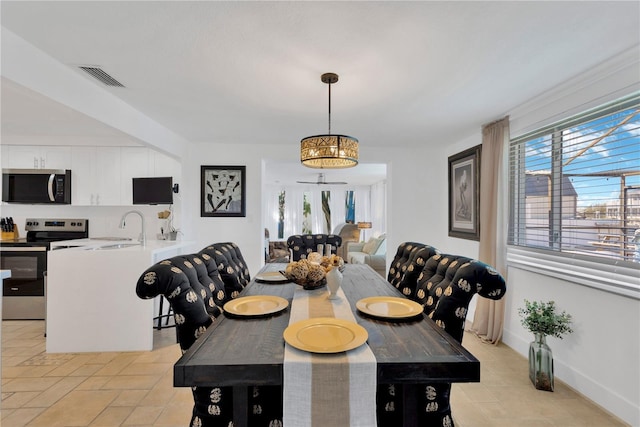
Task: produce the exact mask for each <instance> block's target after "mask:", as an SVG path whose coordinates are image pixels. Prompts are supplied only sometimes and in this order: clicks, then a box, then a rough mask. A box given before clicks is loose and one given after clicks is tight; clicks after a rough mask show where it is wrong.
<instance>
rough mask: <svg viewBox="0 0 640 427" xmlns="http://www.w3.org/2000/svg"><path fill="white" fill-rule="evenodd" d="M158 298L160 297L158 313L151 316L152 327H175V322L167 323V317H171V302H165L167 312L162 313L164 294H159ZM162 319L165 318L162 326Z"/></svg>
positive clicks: (158, 328) (159, 328)
mask: <svg viewBox="0 0 640 427" xmlns="http://www.w3.org/2000/svg"><path fill="white" fill-rule="evenodd" d="M159 298H160V303H159V305H158V315H157V316H156V317H154V318H153V325H154V326H153V327H154V329H157V330H158V331H159V330H161V329H162V328H175V327H176V324H175V322H174V323H172V324H171V325H170V324H169V319H171V318H173V309H172V308H171V304H167V306H168V309H167V312H166V313H164V312H163V305H164V300H165V297H164V295H159ZM167 302H168V301H167ZM162 319H165V322H164V326H162Z"/></svg>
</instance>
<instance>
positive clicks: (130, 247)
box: [51, 238, 193, 253]
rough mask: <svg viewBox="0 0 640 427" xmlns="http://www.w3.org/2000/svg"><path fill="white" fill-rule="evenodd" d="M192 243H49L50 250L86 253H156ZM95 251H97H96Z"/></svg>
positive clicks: (165, 241)
mask: <svg viewBox="0 0 640 427" xmlns="http://www.w3.org/2000/svg"><path fill="white" fill-rule="evenodd" d="M192 244H193V242H188V241H183V240H147V242H146V244H145V246H142V245H141V244H140V242H138V241H137V240H128V239H122V240H111V239H109V240H101V239H93V238H88V239H73V240H62V241H59V242H51V250H58V251H60V250H64V251H68V252H71V251H74V252H79V251H87V252H94V253H104V252H114V251H116V252H142V251H151V252H154V251H158V250H164V249H177V248H183V247H187V246H190V245H192ZM116 245H125V246H123V247H120V248H114V249H99V248H104V247H109V246H116ZM96 249H97V250H96Z"/></svg>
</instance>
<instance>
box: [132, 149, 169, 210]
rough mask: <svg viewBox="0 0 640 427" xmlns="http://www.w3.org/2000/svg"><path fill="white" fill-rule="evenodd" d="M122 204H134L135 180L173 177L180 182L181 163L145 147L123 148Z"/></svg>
mask: <svg viewBox="0 0 640 427" xmlns="http://www.w3.org/2000/svg"><path fill="white" fill-rule="evenodd" d="M121 159H122V163H121V165H122V171H121V177H122V181H121V182H122V187H121V196H122V204H124V205H131V204H133V181H132V179H133V178H144V177H154V176H171V177H173V182H174V183H176V182H178V181H179V174H180V163H178V161H177V160H175V159H173V158H171V157H169V156H167V155H165V154H162V153H159V152H157V151H154V150H150V149H148V148H143V147H122V152H121Z"/></svg>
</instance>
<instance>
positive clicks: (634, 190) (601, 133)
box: [508, 94, 640, 275]
mask: <svg viewBox="0 0 640 427" xmlns="http://www.w3.org/2000/svg"><path fill="white" fill-rule="evenodd" d="M509 173H510V177H509V197H510V200H509V207H510V216H509V234H508V243H509V245H512V246H515V247H524V248H527V249H535V250H538V252H540V253H542V254H543V257H549V256H550V255H553V254H556V255H561V256H565V257H568V258H573V259H580V260H587V261H589V260H590V261H596V262H598V263H599V264H607V263H608V264H612V265H613V264H616V265H626V266H627V267H631V268H636V269H637V267H638V265H637V264H633V263H639V262H640V242H639V240H640V215H639V214H640V95H638V94H636V95H634V96H631V97H627V98H625V99H622V100H618V101H616V102H613V103H610V104H607V105H605V106H602V107H599V108H596V109H594V110H591V111H588V112H585V113H583V114H580V115H579V116H576V117H571V118H568V119H566V120H564V121H562V122H559V123H555V124H554V125H551V126H548V127H546V128H543V129H539V130H537V131H535V132H532V133H529V134H527V135H523V136H520V137H518V138H515V139H513V140H512V141H511V144H510V149H509ZM636 230H639V231H638V232H637V233H638V234H636ZM555 259H556V261H558V259H557V257H556V258H555ZM621 263H622V264H621ZM635 272H636V275H637V270H635Z"/></svg>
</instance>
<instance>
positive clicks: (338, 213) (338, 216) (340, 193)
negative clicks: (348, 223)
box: [331, 188, 347, 233]
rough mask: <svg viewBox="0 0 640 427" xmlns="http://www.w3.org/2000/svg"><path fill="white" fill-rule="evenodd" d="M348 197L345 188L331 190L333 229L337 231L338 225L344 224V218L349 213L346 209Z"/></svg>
mask: <svg viewBox="0 0 640 427" xmlns="http://www.w3.org/2000/svg"><path fill="white" fill-rule="evenodd" d="M346 197H347V191H346V190H345V189H343V188H332V189H331V227H332V228H333V230H331V232H332V233H333V231H334V230H335V229H336V226H337V225H338V224H344V216H345V214H346V212H347V210H346V208H345V204H344V201H345V198H346Z"/></svg>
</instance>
